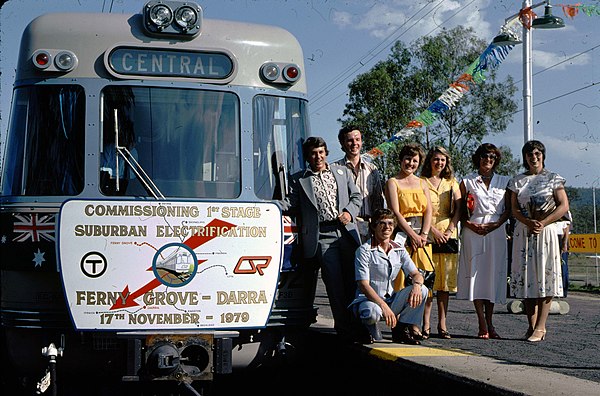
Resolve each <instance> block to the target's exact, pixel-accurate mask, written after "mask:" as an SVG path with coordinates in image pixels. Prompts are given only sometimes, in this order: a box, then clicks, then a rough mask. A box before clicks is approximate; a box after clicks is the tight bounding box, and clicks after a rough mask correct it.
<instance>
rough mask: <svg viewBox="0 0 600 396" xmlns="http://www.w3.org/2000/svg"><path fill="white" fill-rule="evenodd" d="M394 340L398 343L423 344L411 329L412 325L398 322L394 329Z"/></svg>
mask: <svg viewBox="0 0 600 396" xmlns="http://www.w3.org/2000/svg"><path fill="white" fill-rule="evenodd" d="M392 342H395V343H396V344H400V343H401V344H409V345H421V341H419V340H417V339H416V338H415V337H414V336H413V335H412V333H411V331H410V325H407V324H405V323H398V324H397V325H396V327H394V328H393V329H392Z"/></svg>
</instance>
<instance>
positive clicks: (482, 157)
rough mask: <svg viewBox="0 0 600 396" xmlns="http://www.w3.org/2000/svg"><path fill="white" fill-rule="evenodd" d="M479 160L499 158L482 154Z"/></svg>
mask: <svg viewBox="0 0 600 396" xmlns="http://www.w3.org/2000/svg"><path fill="white" fill-rule="evenodd" d="M479 158H481V159H491V160H496V158H498V157H497V156H496V154H493V153H485V154H481V155H480V156H479Z"/></svg>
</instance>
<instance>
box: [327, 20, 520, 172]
mask: <svg viewBox="0 0 600 396" xmlns="http://www.w3.org/2000/svg"><path fill="white" fill-rule="evenodd" d="M485 48H486V43H485V42H484V41H483V40H481V39H478V38H477V37H476V36H475V34H474V33H473V30H472V29H471V28H468V29H467V28H464V27H457V28H454V29H451V30H446V29H443V30H442V31H441V32H440V33H439V34H438V35H437V36H433V37H423V38H420V39H419V40H417V41H416V42H415V43H413V44H411V45H410V47H407V46H406V45H405V44H404V43H403V42H401V41H397V42H396V43H395V44H394V46H393V48H392V50H391V54H390V56H389V57H388V59H386V60H384V61H381V62H379V63H377V64H376V65H375V66H374V67H373V68H372V69H371V70H370V71H368V72H367V73H364V74H361V75H359V76H357V77H356V79H355V80H353V81H352V82H351V83H350V85H349V89H350V93H349V102H348V103H347V104H346V108H345V109H344V113H343V116H342V118H340V119H338V121H340V122H341V123H342V124H343V125H348V124H356V125H358V126H359V128H361V132H362V134H363V141H364V147H365V149H366V150H369V149H371V148H373V147H375V146H377V145H379V144H380V143H382V142H384V141H386V140H387V139H388V138H389V137H390V136H392V135H393V134H394V133H395V132H397V131H399V130H400V129H402V128H403V127H404V126H406V124H407V123H408V122H409V121H411V120H412V119H414V118H415V117H416V116H417V115H418V114H420V113H421V112H423V111H424V110H426V109H427V108H428V107H429V106H430V105H431V104H432V103H433V102H435V100H436V99H437V98H438V97H439V96H440V95H441V94H442V93H443V92H444V91H446V90H447V89H448V86H449V85H450V84H451V83H453V82H455V81H456V80H457V79H458V77H460V76H461V75H462V74H463V73H464V72H465V71H466V70H467V68H468V67H469V65H471V64H472V63H473V61H474V60H476V59H477V58H478V57H479V55H481V53H482V52H483V51H484V49H485ZM515 91H516V88H515V86H514V84H513V80H512V77H510V76H509V77H508V78H507V79H506V81H503V82H498V81H496V73H495V71H494V70H491V71H489V74H488V75H487V78H486V80H485V81H483V82H481V83H479V84H471V89H470V91H469V92H468V93H467V94H465V95H464V96H463V97H462V98H461V100H459V101H458V102H457V103H456V104H455V105H454V106H453V107H451V108H450V109H449V110H448V111H446V112H445V113H443V114H442V115H441V116H440V117H439V118H438V120H437V121H436V122H434V123H433V124H431V125H429V126H427V127H425V128H421V129H420V130H417V132H416V133H415V134H414V135H412V136H410V137H408V138H406V139H405V140H403V141H400V142H399V144H397V145H396V149H393V150H391V151H390V152H388V153H387V155H386V157H389V158H384V157H379V158H377V159H376V162H377V164H378V165H379V166H380V168H381V169H382V170H383V172H384V174H385V175H387V176H390V175H392V174H394V173H395V172H396V170H397V166H398V161H397V160H395V159H396V158H397V157H396V156H395V155H396V153H397V150H398V149H399V146H402V145H403V144H404V143H406V142H408V141H416V142H418V143H421V144H422V145H423V147H424V148H425V149H429V148H430V147H432V146H434V145H442V146H445V147H446V148H448V149H449V151H450V153H451V154H452V160H453V164H454V168H455V170H456V172H457V174H458V175H465V174H467V173H469V172H470V169H471V167H472V166H471V165H472V164H471V153H473V152H474V151H475V149H476V148H477V146H479V144H481V143H482V142H483V141H484V138H485V137H486V136H487V135H489V134H497V133H501V132H503V131H504V130H505V129H506V126H507V124H508V122H509V121H510V120H511V117H512V113H514V112H515V111H516V108H517V105H516V103H515V102H514V101H513V100H512V96H513V94H514V93H515ZM501 149H502V151H503V154H505V155H504V157H505V159H507V161H504V160H503V164H502V167H501V169H500V171H501V172H502V173H506V174H514V173H516V172H517V170H518V167H519V161H515V160H514V159H513V156H512V153H510V150H509V149H508V148H507V147H502V148H501Z"/></svg>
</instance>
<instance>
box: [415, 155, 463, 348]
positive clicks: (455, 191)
mask: <svg viewBox="0 0 600 396" xmlns="http://www.w3.org/2000/svg"><path fill="white" fill-rule="evenodd" d="M421 177H422V178H423V179H424V180H426V181H427V186H428V187H429V197H430V199H431V207H432V209H433V213H432V218H431V228H430V229H429V240H430V241H431V242H432V243H433V244H434V246H439V247H440V249H439V250H440V252H437V253H436V249H432V250H433V256H432V257H431V259H432V260H433V264H434V266H435V283H434V284H433V292H434V293H435V295H436V301H437V309H438V326H437V330H438V335H439V337H440V338H444V339H449V338H451V337H450V333H449V332H448V326H447V323H446V317H447V315H448V301H449V300H450V293H456V276H457V273H458V231H457V224H458V222H459V220H460V208H461V203H462V197H461V195H460V187H459V185H458V181H457V180H456V178H455V177H454V170H453V169H452V161H451V158H450V154H449V153H448V151H447V150H446V149H445V148H443V147H440V146H436V147H433V148H432V149H431V150H429V152H428V153H427V157H425V163H424V164H423V170H422V171H421ZM449 240H452V241H451V242H452V243H450V242H448V241H449ZM444 247H445V249H444ZM454 248H456V251H454V252H451V251H452V250H453V249H454ZM432 300H433V299H432V298H430V299H428V301H427V303H426V304H425V313H424V315H425V316H424V318H423V334H426V333H429V327H425V326H426V324H428V323H429V320H428V319H429V316H430V314H431V306H432V305H433V301H432ZM428 308H429V309H428Z"/></svg>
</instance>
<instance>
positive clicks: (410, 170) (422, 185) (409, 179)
mask: <svg viewBox="0 0 600 396" xmlns="http://www.w3.org/2000/svg"><path fill="white" fill-rule="evenodd" d="M399 157H400V171H399V172H398V174H397V175H396V176H393V177H391V178H389V179H388V181H387V182H386V201H387V206H388V208H389V209H391V210H392V211H393V212H394V214H395V215H396V218H397V219H398V232H397V234H396V237H395V241H396V242H398V243H401V244H406V248H407V251H408V253H409V254H410V256H411V259H412V261H413V262H414V263H415V265H416V266H417V268H418V269H420V270H424V271H433V263H432V261H431V246H430V245H428V243H427V235H428V234H429V228H430V226H431V213H432V210H431V201H430V199H429V187H427V183H426V182H425V181H424V180H423V179H421V178H419V177H418V176H417V175H416V172H417V171H418V170H419V168H420V167H421V164H422V163H423V160H424V159H425V152H424V150H423V149H422V148H421V146H419V145H418V144H413V143H409V144H406V145H405V146H404V147H402V150H400V155H399ZM403 287H404V276H398V277H397V278H396V280H395V282H394V290H400V289H402V288H403ZM429 289H430V290H429V296H432V295H433V294H432V292H431V287H429ZM423 327H424V328H425V329H428V328H429V323H424V326H423ZM412 332H413V336H414V337H416V338H423V334H422V333H421V329H419V327H418V326H417V325H413V329H412Z"/></svg>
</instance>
